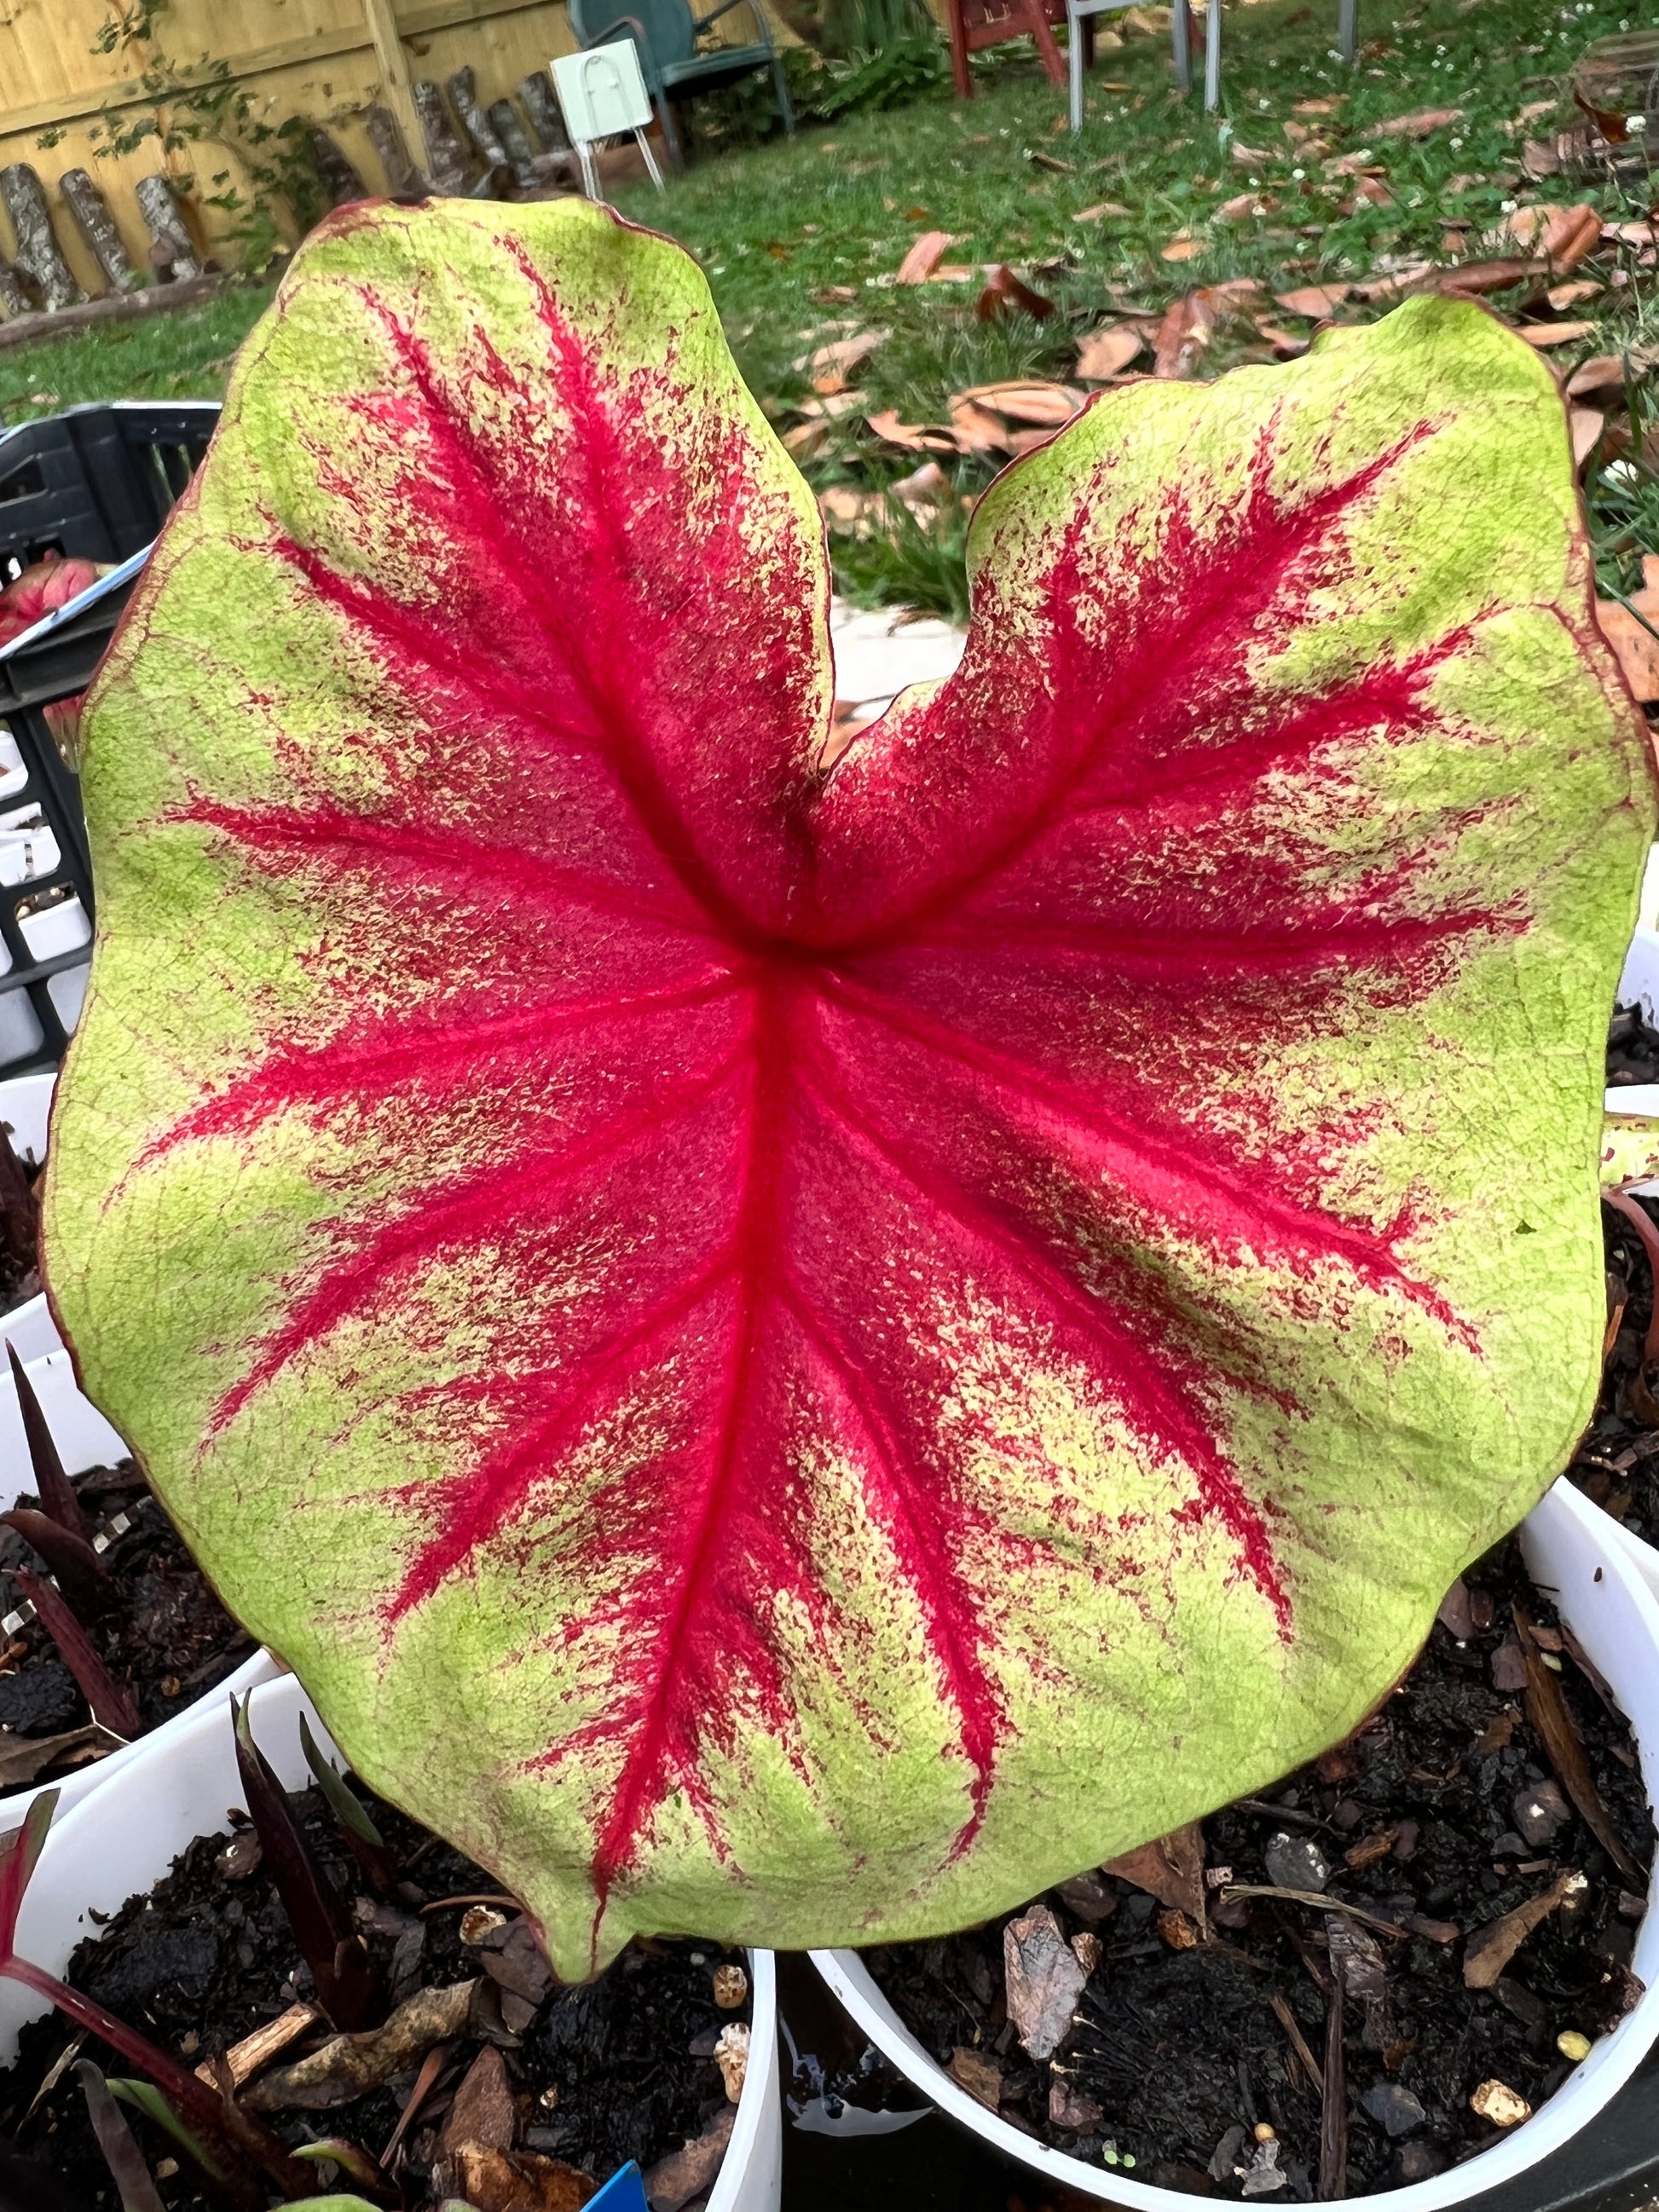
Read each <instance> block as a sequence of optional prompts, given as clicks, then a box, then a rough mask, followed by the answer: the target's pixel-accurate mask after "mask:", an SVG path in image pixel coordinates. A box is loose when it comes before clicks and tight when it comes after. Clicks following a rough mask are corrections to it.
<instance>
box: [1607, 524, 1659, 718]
mask: <svg viewBox="0 0 1659 2212" xmlns="http://www.w3.org/2000/svg"><path fill="white" fill-rule="evenodd" d="M1630 605H1631V607H1634V608H1635V609H1636V614H1632V612H1631V611H1630V607H1621V606H1620V604H1619V602H1618V600H1617V599H1598V600H1597V601H1596V602H1595V619H1596V621H1597V623H1599V624H1600V625H1601V635H1602V636H1603V637H1604V638H1606V640H1607V643H1608V644H1609V645H1610V646H1611V647H1613V651H1614V653H1616V654H1617V655H1618V657H1619V665H1620V668H1621V669H1623V671H1624V672H1625V681H1626V684H1629V686H1630V688H1631V690H1632V692H1633V693H1634V694H1635V696H1636V697H1637V698H1638V699H1639V700H1641V701H1642V702H1644V705H1651V704H1652V703H1653V702H1655V701H1656V700H1659V637H1656V636H1655V635H1653V630H1650V629H1644V628H1643V626H1642V624H1641V623H1640V622H1638V620H1637V615H1645V616H1646V617H1647V619H1648V621H1649V622H1650V623H1652V625H1653V629H1659V555H1655V554H1652V553H1650V554H1647V555H1645V556H1644V559H1643V562H1642V587H1641V589H1640V590H1639V591H1636V592H1632V593H1631V595H1630Z"/></svg>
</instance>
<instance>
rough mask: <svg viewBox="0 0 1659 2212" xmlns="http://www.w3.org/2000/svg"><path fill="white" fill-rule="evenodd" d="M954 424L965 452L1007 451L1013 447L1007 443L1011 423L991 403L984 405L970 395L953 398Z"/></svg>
mask: <svg viewBox="0 0 1659 2212" xmlns="http://www.w3.org/2000/svg"><path fill="white" fill-rule="evenodd" d="M951 429H952V430H953V431H954V432H955V434H956V441H957V446H958V447H959V448H960V449H961V451H962V452H963V453H1009V452H1011V451H1012V447H1010V445H1009V443H1008V426H1007V424H1006V422H1004V421H1003V419H1002V417H1001V416H1000V415H994V414H993V413H992V412H991V410H990V409H989V408H988V407H981V406H979V405H978V404H976V403H975V401H973V400H971V399H965V398H956V399H953V400H952V401H951Z"/></svg>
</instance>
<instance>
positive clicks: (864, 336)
mask: <svg viewBox="0 0 1659 2212" xmlns="http://www.w3.org/2000/svg"><path fill="white" fill-rule="evenodd" d="M889 336H890V332H888V331H854V334H853V335H852V337H845V338H836V339H833V340H832V341H831V342H830V343H829V344H828V345H821V346H819V347H817V349H816V350H815V351H814V352H813V353H812V354H811V356H809V357H808V359H807V362H806V364H805V367H806V373H807V374H808V375H809V376H810V377H811V380H812V389H813V391H814V392H819V393H821V394H822V395H823V397H824V398H828V397H829V395H830V394H831V393H833V392H845V391H846V389H847V386H848V383H849V381H850V380H851V379H852V377H853V376H854V374H855V373H856V372H857V370H859V369H860V368H862V367H863V365H864V363H865V362H866V361H868V360H869V358H870V356H871V355H872V353H873V352H874V351H875V349H876V348H877V347H878V345H881V344H882V343H884V341H885V340H886V339H887V337H889ZM796 367H797V368H799V367H800V363H799V362H797V363H796Z"/></svg>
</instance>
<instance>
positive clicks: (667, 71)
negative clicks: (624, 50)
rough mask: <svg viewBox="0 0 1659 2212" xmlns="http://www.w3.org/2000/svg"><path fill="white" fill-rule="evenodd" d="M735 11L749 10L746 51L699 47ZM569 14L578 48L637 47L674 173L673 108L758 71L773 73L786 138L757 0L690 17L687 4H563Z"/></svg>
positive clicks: (785, 106)
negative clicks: (612, 43) (622, 43)
mask: <svg viewBox="0 0 1659 2212" xmlns="http://www.w3.org/2000/svg"><path fill="white" fill-rule="evenodd" d="M737 7H747V8H748V9H749V12H750V16H751V17H752V18H753V21H754V23H755V27H756V30H757V33H758V35H757V37H756V38H755V39H754V40H751V41H750V43H749V44H748V45H747V46H717V45H710V46H702V47H699V46H698V44H697V41H698V40H699V39H700V38H701V37H702V34H703V33H704V32H705V31H707V30H708V27H709V26H710V25H711V24H712V23H716V22H718V21H720V17H721V16H722V15H729V14H730V13H731V11H732V9H733V8H737ZM568 15H569V18H570V28H571V30H572V32H573V33H574V35H575V40H576V43H577V45H578V46H584V47H585V46H603V45H605V43H606V42H607V41H609V40H615V39H622V38H627V39H632V40H633V41H634V44H635V46H637V47H638V49H639V55H640V68H641V72H642V73H643V75H644V77H645V83H646V89H647V91H648V92H649V94H650V95H651V104H652V106H653V107H654V108H655V110H656V112H657V119H658V120H659V122H660V124H661V125H662V135H663V143H664V145H665V148H666V149H667V152H668V158H669V161H670V162H671V164H672V166H673V167H675V168H676V169H683V168H684V167H685V155H684V149H683V147H682V145H681V143H680V133H679V125H678V122H677V121H676V119H675V114H674V111H675V109H676V108H677V107H684V106H686V105H687V104H688V103H689V102H690V101H691V100H696V99H698V98H700V97H701V96H702V94H704V93H709V92H723V91H724V90H725V89H726V86H728V85H732V84H737V83H738V82H741V80H742V79H743V78H744V77H746V76H754V75H755V74H756V73H757V71H759V70H770V71H771V73H772V84H773V88H774V90H775V92H776V94H777V100H778V112H779V114H780V115H781V117H782V118H783V127H784V129H785V131H787V132H789V133H790V134H791V135H792V136H793V131H794V128H795V114H794V110H793V108H792V107H791V106H790V105H789V88H788V85H787V83H786V82H785V81H784V75H783V64H782V62H781V60H780V59H779V57H778V52H777V48H776V47H775V46H774V45H773V43H772V33H771V28H770V26H769V24H768V22H767V20H766V18H765V16H764V15H763V14H762V13H761V9H760V5H759V0H719V4H718V5H717V6H715V7H714V8H711V9H709V11H708V14H707V15H693V14H692V13H691V10H690V7H689V6H688V4H687V0H569V6H568Z"/></svg>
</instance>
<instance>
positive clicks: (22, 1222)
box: [0, 1155, 40, 1334]
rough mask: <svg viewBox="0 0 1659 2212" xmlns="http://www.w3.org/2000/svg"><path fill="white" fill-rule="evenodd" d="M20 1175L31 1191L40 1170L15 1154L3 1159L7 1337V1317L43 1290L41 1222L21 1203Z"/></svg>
mask: <svg viewBox="0 0 1659 2212" xmlns="http://www.w3.org/2000/svg"><path fill="white" fill-rule="evenodd" d="M19 1175H21V1177H22V1179H23V1181H24V1182H25V1183H27V1186H28V1187H29V1188H30V1189H31V1190H32V1189H33V1187H34V1185H35V1183H36V1182H37V1181H38V1180H39V1178H40V1168H39V1167H38V1166H27V1167H25V1166H23V1165H22V1164H21V1162H16V1161H15V1155H14V1156H13V1158H12V1159H10V1160H8V1159H6V1158H0V1334H4V1328H3V1322H4V1317H5V1316H6V1315H7V1314H9V1312H10V1311H11V1310H12V1308H13V1307H14V1306H21V1304H22V1303H23V1301H24V1300H25V1299H26V1298H32V1297H36V1296H37V1295H38V1294H39V1292H40V1265H39V1254H38V1250H37V1242H36V1231H37V1230H38V1227H39V1220H38V1217H37V1216H35V1214H34V1212H33V1207H32V1206H29V1204H28V1201H27V1200H26V1199H22V1200H21V1204H20V1203H19V1200H20V1199H21V1192H20V1190H19V1189H18V1187H17V1182H16V1177H17V1176H19Z"/></svg>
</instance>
